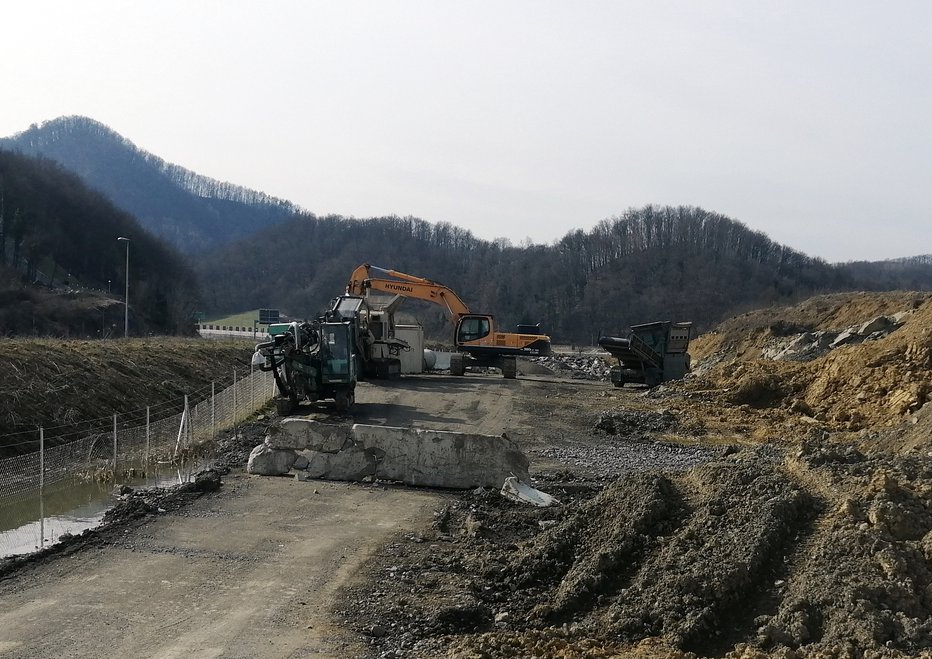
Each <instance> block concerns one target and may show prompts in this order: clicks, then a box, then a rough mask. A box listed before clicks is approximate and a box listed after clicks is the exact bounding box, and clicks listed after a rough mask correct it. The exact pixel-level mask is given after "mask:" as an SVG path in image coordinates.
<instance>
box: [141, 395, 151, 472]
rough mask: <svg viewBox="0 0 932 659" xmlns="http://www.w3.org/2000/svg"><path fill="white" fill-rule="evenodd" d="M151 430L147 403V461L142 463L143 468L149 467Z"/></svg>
mask: <svg viewBox="0 0 932 659" xmlns="http://www.w3.org/2000/svg"><path fill="white" fill-rule="evenodd" d="M149 432H150V430H149V406H148V405H146V458H145V462H144V463H143V465H142V468H143V470H145V469H147V468H148V466H149V439H150V434H149Z"/></svg>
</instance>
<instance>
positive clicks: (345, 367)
mask: <svg viewBox="0 0 932 659" xmlns="http://www.w3.org/2000/svg"><path fill="white" fill-rule="evenodd" d="M268 331H269V337H270V340H269V341H266V342H264V343H260V344H258V345H257V346H256V352H255V354H254V355H253V364H254V365H256V366H258V367H259V368H260V370H263V371H271V372H272V375H273V376H274V378H275V384H276V386H277V387H278V392H279V397H278V398H277V399H276V406H277V409H278V413H279V414H281V415H283V416H284V415H288V414H291V413H293V412H294V411H295V410H296V409H297V407H298V405H299V404H300V403H301V401H303V400H310V401H317V400H321V399H325V398H330V399H333V400H334V402H335V405H336V408H337V410H338V411H341V412H343V411H346V410H348V409H349V408H350V407H352V405H353V403H354V402H355V399H356V393H355V392H356V379H357V356H356V337H355V333H356V329H355V327H354V325H353V323H351V322H348V321H342V320H329V319H318V320H314V321H304V322H300V323H299V322H292V323H276V324H273V325H269V329H268Z"/></svg>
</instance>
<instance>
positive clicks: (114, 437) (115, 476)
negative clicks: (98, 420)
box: [113, 414, 117, 485]
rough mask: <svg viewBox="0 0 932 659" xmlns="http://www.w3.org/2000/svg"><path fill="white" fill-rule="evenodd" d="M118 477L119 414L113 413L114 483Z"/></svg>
mask: <svg viewBox="0 0 932 659" xmlns="http://www.w3.org/2000/svg"><path fill="white" fill-rule="evenodd" d="M116 478H117V415H116V414H114V415H113V484H114V485H116Z"/></svg>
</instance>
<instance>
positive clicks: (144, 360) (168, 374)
mask: <svg viewBox="0 0 932 659" xmlns="http://www.w3.org/2000/svg"><path fill="white" fill-rule="evenodd" d="M251 353H252V349H251V346H250V345H249V344H247V343H245V342H236V343H233V342H227V341H208V340H204V339H181V338H168V337H158V338H152V339H130V340H113V341H62V340H56V339H0V373H3V378H2V379H0V455H3V452H4V446H7V445H9V444H17V445H18V447H16V448H14V447H8V448H7V449H6V450H7V452H12V453H16V452H24V451H26V450H37V448H38V447H37V445H36V446H33V445H32V444H25V445H24V444H23V442H24V441H27V440H32V439H35V437H34V436H35V430H36V428H37V427H38V426H40V425H41V426H44V427H45V428H46V429H47V431H46V437H47V438H49V439H51V440H54V437H56V436H57V435H62V434H67V433H68V432H72V431H74V430H78V429H82V428H84V427H86V426H84V425H82V424H86V423H87V422H95V421H96V422H99V423H106V419H107V418H109V417H111V416H112V415H113V414H114V413H124V412H128V411H130V410H139V409H144V408H145V406H146V405H150V406H155V407H156V409H157V410H159V409H161V408H159V407H158V406H160V405H163V406H164V405H166V404H169V405H174V406H176V407H175V408H173V409H171V410H170V412H171V413H175V412H178V411H180V408H181V406H182V401H183V399H184V395H185V394H189V395H191V396H195V395H196V394H199V395H200V396H201V397H204V396H206V395H209V394H210V385H211V382H217V383H218V390H220V389H222V388H223V387H225V386H228V385H229V384H230V383H231V382H232V380H233V369H234V368H237V369H238V370H239V373H240V376H242V375H243V374H246V373H248V372H249V358H250V356H251ZM162 411H164V410H162ZM143 420H144V415H143ZM24 431H25V432H27V433H28V435H27V436H26V437H25V438H24V437H22V436H14V437H9V435H10V434H11V433H18V432H24Z"/></svg>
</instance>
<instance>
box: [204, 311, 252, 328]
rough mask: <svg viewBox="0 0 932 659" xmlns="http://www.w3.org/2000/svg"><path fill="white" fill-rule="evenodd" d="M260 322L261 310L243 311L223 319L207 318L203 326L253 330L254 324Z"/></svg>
mask: <svg viewBox="0 0 932 659" xmlns="http://www.w3.org/2000/svg"><path fill="white" fill-rule="evenodd" d="M257 320H259V310H258V309H253V310H252V311H242V312H240V313H237V314H233V315H232V316H224V317H222V318H205V319H204V320H202V321H201V324H202V325H223V326H224V327H247V328H251V327H252V324H253V322H255V321H257Z"/></svg>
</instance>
